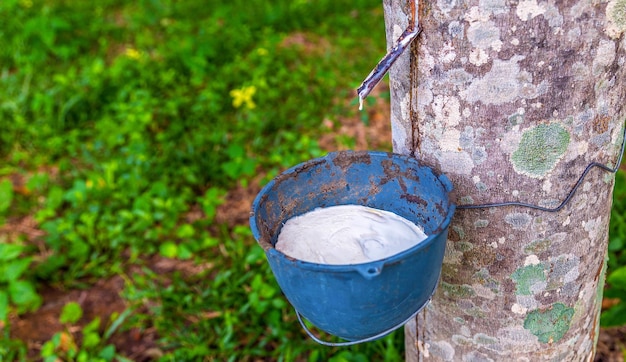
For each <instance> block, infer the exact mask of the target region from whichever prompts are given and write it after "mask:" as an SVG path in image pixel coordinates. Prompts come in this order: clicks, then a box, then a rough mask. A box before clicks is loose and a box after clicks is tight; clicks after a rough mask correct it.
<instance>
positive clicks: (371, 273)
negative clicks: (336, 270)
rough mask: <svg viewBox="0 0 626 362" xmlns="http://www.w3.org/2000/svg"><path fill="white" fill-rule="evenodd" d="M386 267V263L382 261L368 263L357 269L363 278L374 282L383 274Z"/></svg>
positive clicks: (358, 266)
mask: <svg viewBox="0 0 626 362" xmlns="http://www.w3.org/2000/svg"><path fill="white" fill-rule="evenodd" d="M384 265H385V263H384V262H383V261H381V262H379V263H367V264H362V265H357V266H356V267H355V269H356V271H358V272H359V274H361V276H363V278H365V279H367V280H372V279H374V278H375V277H377V276H379V275H380V273H382V272H383V266H384Z"/></svg>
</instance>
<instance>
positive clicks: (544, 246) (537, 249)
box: [524, 239, 552, 254]
mask: <svg viewBox="0 0 626 362" xmlns="http://www.w3.org/2000/svg"><path fill="white" fill-rule="evenodd" d="M550 244H552V242H551V241H550V239H537V240H533V241H531V242H530V243H529V244H528V245H526V246H525V247H524V254H540V253H543V252H544V251H547V250H548V248H549V247H550Z"/></svg>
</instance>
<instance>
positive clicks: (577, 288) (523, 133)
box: [384, 0, 626, 361]
mask: <svg viewBox="0 0 626 362" xmlns="http://www.w3.org/2000/svg"><path fill="white" fill-rule="evenodd" d="M419 5H420V6H419V8H420V23H421V25H422V27H423V29H424V30H423V32H422V34H421V35H420V37H419V38H418V39H417V40H416V41H415V42H414V43H413V45H412V49H411V52H407V54H405V56H404V57H403V58H402V60H401V61H400V62H399V63H397V64H396V65H395V66H394V67H393V68H392V70H391V72H390V86H391V102H392V104H391V110H392V115H391V122H392V129H393V130H394V133H393V140H394V143H393V144H394V150H395V151H396V152H400V153H405V154H413V155H415V157H416V158H418V159H419V160H420V162H423V163H425V164H428V165H431V166H432V167H434V168H435V169H437V170H439V171H440V172H444V173H446V174H447V175H448V176H449V177H450V179H451V180H452V182H453V184H454V186H455V192H456V195H457V197H458V198H457V199H456V200H455V201H456V202H457V203H458V204H468V203H476V204H482V203H488V202H499V201H524V202H529V203H533V204H540V205H552V206H554V204H555V203H558V202H559V201H560V200H562V199H563V198H564V197H565V195H566V194H567V193H568V191H569V190H570V188H571V187H572V186H573V184H574V183H575V182H576V180H577V178H578V176H579V175H580V174H581V172H582V171H583V170H584V168H585V167H586V166H587V165H588V164H589V162H592V161H597V162H601V163H605V164H611V162H614V161H615V159H616V156H617V155H616V153H617V151H618V150H619V142H621V132H622V131H621V130H622V126H623V123H624V119H625V118H626V104H625V103H624V101H623V100H624V99H626V36H624V35H623V33H624V32H625V31H626V25H625V21H624V18H625V17H626V15H624V14H626V13H625V12H624V10H623V9H626V5H625V3H624V0H611V1H606V0H600V1H596V2H588V1H572V2H560V1H556V0H521V1H519V2H506V1H504V0H469V1H458V0H453V1H448V0H437V1H434V2H425V1H421V2H420V3H419ZM384 7H385V21H386V29H387V35H388V39H390V38H392V36H393V29H394V28H396V27H400V28H402V29H403V28H404V27H405V25H406V22H405V21H406V9H407V8H408V7H407V0H384ZM612 180H613V178H612V177H608V178H607V176H606V175H604V174H601V173H600V171H597V172H596V171H593V172H590V173H589V175H588V177H587V178H586V179H585V182H584V186H583V187H581V189H580V190H578V191H577V193H576V194H575V196H574V197H573V198H572V200H571V201H570V203H569V204H568V205H567V206H566V207H565V208H564V209H563V210H561V211H560V212H558V213H546V212H541V211H538V210H531V209H525V208H519V207H505V208H497V209H478V210H457V212H456V215H455V218H454V220H453V223H452V225H451V227H450V231H449V240H448V247H447V250H446V255H445V259H444V266H443V270H444V273H442V281H441V287H440V288H439V289H438V291H437V293H436V295H435V297H434V298H433V300H432V303H431V305H429V307H428V308H426V309H425V311H424V312H423V313H421V314H420V315H419V316H418V317H417V318H416V320H415V321H413V322H411V323H409V324H408V325H407V327H406V340H407V344H406V346H407V360H409V361H415V360H421V359H422V358H424V357H426V356H428V357H429V358H430V359H429V360H464V359H469V360H472V359H476V358H481V359H484V360H527V361H533V360H543V359H558V360H570V361H578V360H586V359H588V358H590V356H591V355H592V354H593V346H594V345H595V344H594V343H595V336H594V333H595V332H594V331H597V323H598V321H599V318H598V313H599V312H598V311H599V309H598V307H599V303H600V301H599V300H598V298H597V293H596V291H597V290H598V288H599V285H601V283H602V282H603V281H602V280H600V279H601V278H598V272H597V271H598V270H600V268H601V266H602V264H603V263H604V258H605V255H606V246H607V230H608V222H609V215H610V207H611V192H612V185H613V184H612ZM607 181H608V183H607ZM476 336H478V337H476ZM442 341H445V342H446V343H442ZM486 342H489V343H486Z"/></svg>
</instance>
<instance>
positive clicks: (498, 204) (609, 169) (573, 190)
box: [456, 127, 626, 212]
mask: <svg viewBox="0 0 626 362" xmlns="http://www.w3.org/2000/svg"><path fill="white" fill-rule="evenodd" d="M625 146H626V127H624V132H623V134H622V146H621V150H620V152H619V157H618V158H617V162H616V163H615V166H614V167H609V166H607V165H603V164H601V163H598V162H592V163H590V164H589V165H587V167H586V168H585V170H584V171H583V173H582V174H581V175H580V177H579V178H578V181H576V183H575V184H574V186H572V188H571V189H570V191H569V193H568V194H567V196H566V197H565V199H564V200H563V201H562V202H561V204H560V205H559V206H557V207H554V208H549V207H544V206H539V205H533V204H529V203H526V202H518V201H506V202H493V203H487V204H476V205H472V204H470V205H457V207H456V208H457V209H486V208H490V207H504V206H521V207H528V208H531V209H535V210H540V211H546V212H558V211H560V210H561V209H563V208H564V207H565V205H567V203H568V202H569V201H570V200H571V199H572V197H573V196H574V194H575V193H576V190H578V188H579V187H580V185H581V184H582V183H583V180H584V179H585V176H587V174H588V173H589V171H591V169H592V168H594V167H598V168H600V169H602V170H604V171H607V172H611V173H616V172H617V170H618V169H619V166H620V164H621V163H622V157H623V155H624V147H625Z"/></svg>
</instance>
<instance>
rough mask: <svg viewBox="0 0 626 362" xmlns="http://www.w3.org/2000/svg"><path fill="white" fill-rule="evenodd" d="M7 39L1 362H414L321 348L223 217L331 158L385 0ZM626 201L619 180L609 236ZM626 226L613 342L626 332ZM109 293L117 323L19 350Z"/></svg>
mask: <svg viewBox="0 0 626 362" xmlns="http://www.w3.org/2000/svg"><path fill="white" fill-rule="evenodd" d="M0 24H2V26H0V160H2V162H0V225H3V224H4V225H5V226H4V228H3V229H0V271H1V272H0V326H2V330H3V333H2V335H1V336H0V361H5V360H6V361H12V360H20V359H26V358H41V359H45V360H47V361H55V360H57V358H61V359H64V360H76V361H95V360H101V361H111V360H120V361H123V360H125V357H124V354H125V352H126V351H123V350H122V347H121V345H120V344H119V343H114V342H115V341H116V336H118V337H119V336H122V337H124V338H126V336H128V335H129V334H128V333H130V332H129V331H135V332H133V333H138V336H139V337H137V343H139V342H140V341H142V337H141V336H142V333H143V334H147V333H148V332H150V333H152V334H153V335H155V336H156V340H155V341H154V343H155V345H156V347H154V348H152V352H153V353H152V357H153V358H154V359H161V360H164V361H170V360H181V361H185V360H232V361H234V360H256V359H272V360H285V361H290V360H307V361H335V362H337V361H369V360H385V361H394V360H403V358H404V351H403V348H404V342H403V334H402V331H398V332H396V333H394V334H392V335H390V336H388V337H386V338H385V339H383V340H380V341H377V342H374V343H368V344H365V345H359V346H356V347H353V348H349V349H337V348H326V347H324V348H322V347H319V346H318V345H316V344H315V343H314V342H312V341H310V340H309V339H308V338H307V337H306V336H305V335H304V333H303V332H302V331H301V329H300V327H299V326H298V325H297V321H296V319H295V315H294V314H293V311H292V310H291V308H290V307H289V306H288V305H287V303H286V301H285V299H284V298H283V297H282V295H281V293H280V290H279V288H278V286H277V285H276V283H275V281H274V279H273V278H272V276H271V272H270V270H269V268H268V266H267V263H266V262H265V259H264V255H263V253H262V250H261V249H260V248H258V247H256V246H255V242H254V240H253V238H252V236H251V234H250V231H249V228H248V226H247V216H248V215H247V210H244V212H243V213H241V212H239V213H236V212H230V213H228V212H226V211H227V210H226V211H225V210H224V209H223V205H225V204H228V203H236V202H237V200H238V199H237V197H238V195H239V196H241V195H240V192H241V190H242V189H251V190H255V189H256V190H258V186H259V185H261V184H263V183H264V182H266V181H267V180H269V179H271V178H272V177H273V176H275V175H276V174H277V173H278V172H279V171H280V170H282V169H284V168H286V167H289V166H292V165H294V164H296V163H299V162H301V161H304V160H307V159H310V158H313V157H317V156H320V155H321V154H322V153H323V152H322V149H321V147H320V144H319V143H318V141H317V140H318V139H319V138H320V137H321V136H322V134H324V133H327V132H329V130H332V129H333V127H335V126H334V125H336V123H337V118H336V117H337V116H336V115H339V114H342V115H347V114H354V113H353V112H354V104H355V103H354V102H352V103H350V101H349V100H350V99H352V98H353V92H354V89H355V88H356V86H357V85H358V82H359V81H360V80H362V78H363V76H364V75H366V74H367V73H368V72H369V70H370V68H371V67H372V66H373V64H374V62H375V61H376V60H378V59H379V58H380V56H381V55H382V54H383V53H384V49H385V43H384V26H383V19H382V6H381V4H380V1H379V0H349V1H348V0H318V1H315V2H311V1H306V0H275V1H272V2H265V1H241V0H229V1H226V0H211V1H208V2H207V1H191V0H190V1H175V0H138V1H133V2H131V1H122V0H102V1H98V2H93V1H87V0H73V1H70V0H65V1H64V0H2V1H0ZM364 117H367V114H364ZM364 121H367V119H366V118H365V119H364ZM329 124H330V125H329ZM323 125H324V126H323ZM346 142H349V140H346ZM238 192H239V194H238ZM244 196H245V195H244ZM625 197H626V185H625V183H624V177H623V176H622V175H620V176H619V177H618V184H617V189H616V203H615V211H614V215H613V219H614V220H621V218H622V215H623V214H624V208H626V204H624V203H625V202H626V201H624V198H625ZM221 207H222V208H221ZM235 211H236V210H235ZM24 220H28V221H29V222H30V223H32V224H33V225H35V226H34V228H35V229H36V230H38V231H41V233H39V234H37V233H35V234H33V233H28V232H20V230H19V228H16V227H15V225H20V223H22V222H23V221H24ZM623 225H626V224H624V223H614V224H612V229H611V232H612V234H611V235H612V239H611V246H610V250H611V261H610V274H609V281H610V282H611V285H612V288H611V289H610V290H609V291H608V294H609V295H610V297H611V298H612V300H613V301H615V302H614V303H613V304H612V305H613V307H612V309H611V310H609V312H607V313H606V314H605V316H604V317H603V323H605V324H607V325H610V324H623V323H626V320H624V316H626V308H625V307H624V303H623V302H622V300H626V269H624V268H623V265H625V264H626V260H625V259H626V256H625V255H624V253H623V252H622V250H623V249H624V244H625V243H626V227H625V226H623ZM16 230H17V231H16ZM155 258H160V259H157V260H161V261H162V260H163V259H167V260H173V262H174V263H179V264H177V265H192V266H193V267H194V269H193V270H194V272H193V273H185V272H181V271H180V268H178V269H177V268H170V270H168V272H163V270H162V269H159V268H158V267H155ZM113 277H117V278H120V279H121V280H123V290H122V291H121V294H122V296H123V298H124V301H125V306H126V307H125V308H124V310H121V311H118V312H115V313H112V314H111V315H110V316H106V318H104V317H102V318H100V317H98V316H96V317H93V318H87V317H86V316H85V313H84V312H86V311H84V310H83V308H82V307H81V305H80V304H79V303H76V302H71V303H67V304H66V305H65V307H64V308H63V309H62V311H61V312H60V314H59V315H58V319H59V320H58V323H59V326H60V327H59V328H58V330H57V331H55V332H54V334H51V336H50V338H49V339H48V340H46V341H45V342H43V343H41V344H39V345H32V344H31V345H29V344H28V343H27V341H26V340H23V339H19V338H16V337H14V336H13V333H12V332H11V331H12V328H11V325H12V323H14V324H15V322H16V320H17V316H18V315H22V316H26V317H28V316H29V315H30V316H31V317H30V318H36V316H37V313H38V310H39V308H40V307H41V305H42V303H44V302H45V301H46V300H45V299H44V298H43V297H42V295H43V294H42V291H43V290H46V289H50V288H54V289H55V290H62V291H68V293H69V291H72V290H77V289H81V288H89V287H91V286H93V285H96V283H97V282H98V281H100V280H106V279H110V278H113ZM620 308H621V309H620ZM611 311H612V312H611ZM133 335H135V334H133Z"/></svg>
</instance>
